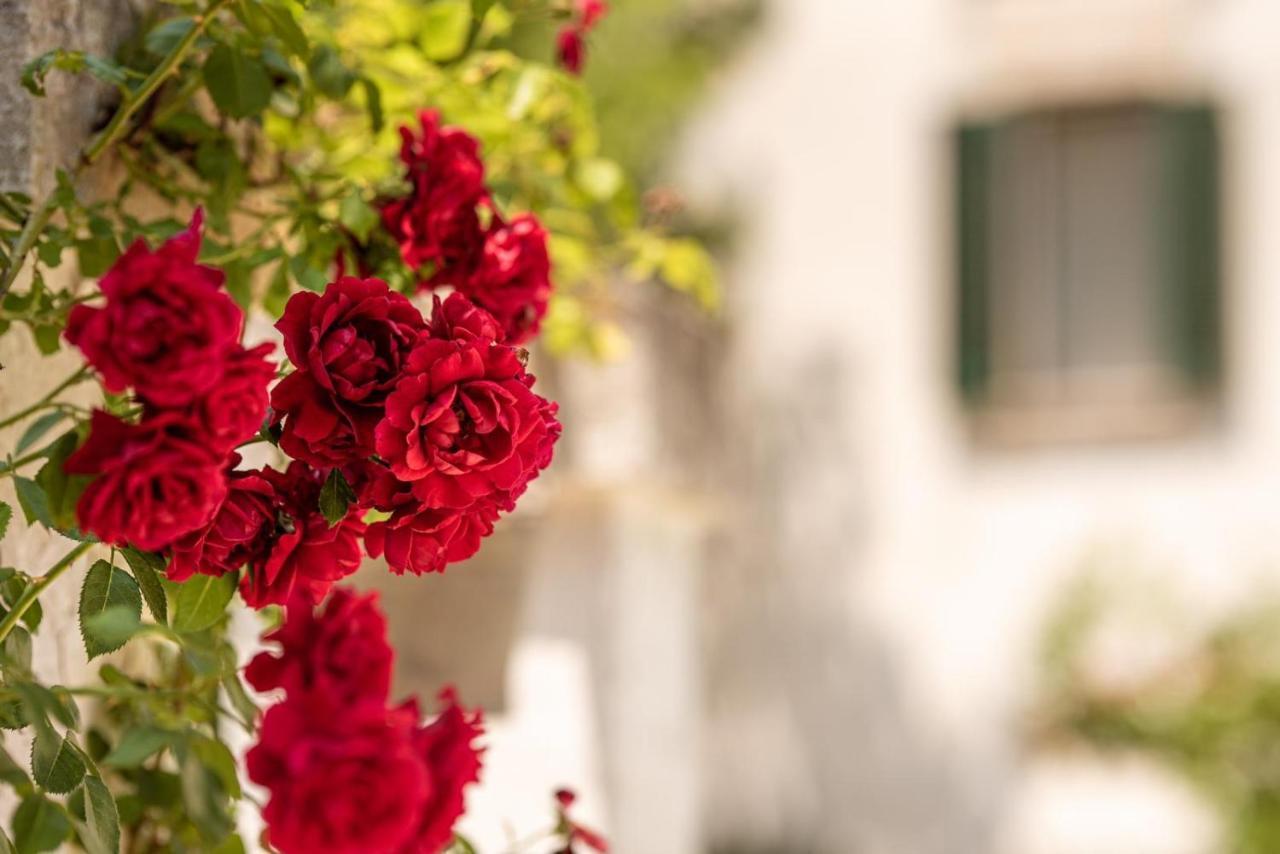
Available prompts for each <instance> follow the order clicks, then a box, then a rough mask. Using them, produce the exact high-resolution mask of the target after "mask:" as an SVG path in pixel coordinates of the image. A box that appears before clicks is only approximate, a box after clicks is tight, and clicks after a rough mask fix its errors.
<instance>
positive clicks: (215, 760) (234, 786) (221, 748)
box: [191, 736, 240, 800]
mask: <svg viewBox="0 0 1280 854" xmlns="http://www.w3.org/2000/svg"><path fill="white" fill-rule="evenodd" d="M191 750H192V751H193V752H194V753H195V755H196V757H197V758H198V759H199V760H200V764H201V765H203V766H204V767H205V768H207V769H208V770H209V771H211V772H213V775H214V777H216V778H217V779H218V782H219V783H221V784H222V790H223V791H224V792H226V793H227V794H228V795H230V796H231V797H232V799H233V800H239V799H240V778H239V776H238V775H237V773H236V759H235V757H234V756H232V755H231V751H230V750H228V749H227V746H226V745H225V744H223V743H222V742H220V741H215V740H214V739H212V738H206V737H204V736H195V737H194V738H192V739H191Z"/></svg>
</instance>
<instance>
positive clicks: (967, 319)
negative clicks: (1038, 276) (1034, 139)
mask: <svg viewBox="0 0 1280 854" xmlns="http://www.w3.org/2000/svg"><path fill="white" fill-rule="evenodd" d="M993 135H994V129H993V128H992V127H991V126H988V125H967V126H964V127H962V128H960V130H958V131H957V132H956V136H955V143H954V146H955V170H956V172H955V175H956V211H955V214H956V219H955V229H956V230H955V238H956V246H955V253H956V255H955V257H956V265H957V271H956V272H957V275H956V281H957V284H958V291H959V292H958V294H957V313H956V316H957V319H958V328H957V330H956V345H957V353H956V357H957V358H956V368H957V380H958V382H959V385H960V391H961V393H962V394H963V395H964V398H965V399H966V400H967V401H969V402H971V403H972V402H978V401H980V400H981V399H982V397H983V396H984V395H985V393H986V390H987V383H988V380H989V379H990V374H991V364H990V344H991V335H990V329H989V314H988V311H989V309H988V293H987V287H988V285H987V282H988V276H989V272H990V265H989V261H990V227H989V223H990V217H991V200H990V194H991V143H992V137H993Z"/></svg>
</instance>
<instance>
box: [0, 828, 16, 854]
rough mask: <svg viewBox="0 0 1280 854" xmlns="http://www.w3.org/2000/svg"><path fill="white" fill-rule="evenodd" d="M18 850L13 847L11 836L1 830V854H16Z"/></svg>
mask: <svg viewBox="0 0 1280 854" xmlns="http://www.w3.org/2000/svg"><path fill="white" fill-rule="evenodd" d="M17 850H18V849H17V848H14V847H13V843H12V842H11V841H10V840H9V836H8V835H7V834H6V833H5V832H4V831H3V830H0V854H15V852H16V851H17Z"/></svg>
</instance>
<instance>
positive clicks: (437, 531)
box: [364, 473, 498, 575]
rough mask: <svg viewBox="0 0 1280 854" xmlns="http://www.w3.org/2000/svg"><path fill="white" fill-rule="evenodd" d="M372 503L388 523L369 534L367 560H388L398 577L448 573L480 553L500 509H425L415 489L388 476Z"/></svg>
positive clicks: (481, 505)
mask: <svg viewBox="0 0 1280 854" xmlns="http://www.w3.org/2000/svg"><path fill="white" fill-rule="evenodd" d="M368 494H369V495H370V503H371V504H372V505H373V506H374V507H376V508H377V509H379V510H383V511H385V512H389V513H390V514H391V516H390V518H388V519H385V520H383V521H380V522H374V523H373V524H371V525H370V526H369V528H368V530H366V531H365V534H364V544H365V548H366V549H367V550H368V552H369V557H375V558H376V557H382V556H383V555H384V554H385V555H386V558H387V565H388V566H389V567H390V568H391V571H392V572H394V573H396V574H397V575H400V574H403V573H404V572H406V571H407V572H412V573H413V574H414V575H422V574H423V573H428V572H444V570H445V567H446V566H447V565H449V564H451V563H456V562H457V561H460V560H466V559H467V558H469V557H471V556H472V555H474V554H475V553H476V552H477V551H479V550H480V541H481V540H482V539H484V538H485V537H487V536H489V535H490V534H492V533H493V523H494V522H495V521H497V519H498V508H497V507H496V506H495V505H494V504H493V503H492V502H487V501H478V502H476V503H475V504H473V505H472V506H471V507H468V508H466V509H465V510H442V509H431V508H423V507H422V505H421V503H420V502H419V501H418V499H417V498H416V497H415V496H414V495H413V487H412V484H409V483H405V482H403V481H400V480H397V479H396V477H395V476H394V475H392V474H390V473H387V474H385V475H384V476H383V477H382V478H381V479H380V480H379V481H377V482H376V483H375V484H374V485H373V486H372V487H370V489H369V492H368Z"/></svg>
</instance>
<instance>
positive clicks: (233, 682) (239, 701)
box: [222, 673, 260, 727]
mask: <svg viewBox="0 0 1280 854" xmlns="http://www.w3.org/2000/svg"><path fill="white" fill-rule="evenodd" d="M222 690H224V691H226V692H227V699H229V700H230V701H231V705H232V707H233V708H234V709H235V710H236V711H237V712H238V713H239V714H240V717H241V719H242V720H243V721H244V723H245V724H246V725H248V726H249V727H253V726H255V725H256V723H257V720H258V713H259V711H260V710H259V709H258V704H257V703H255V702H254V701H253V698H252V697H250V696H249V692H248V691H246V690H245V689H244V683H243V682H241V681H240V674H238V673H232V674H230V675H228V676H226V677H224V678H223V680H222Z"/></svg>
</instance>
